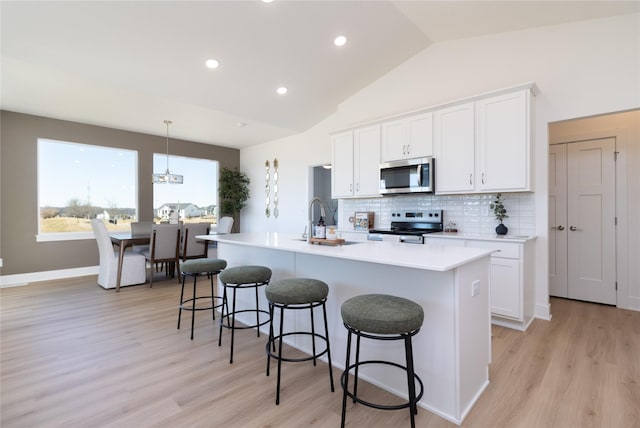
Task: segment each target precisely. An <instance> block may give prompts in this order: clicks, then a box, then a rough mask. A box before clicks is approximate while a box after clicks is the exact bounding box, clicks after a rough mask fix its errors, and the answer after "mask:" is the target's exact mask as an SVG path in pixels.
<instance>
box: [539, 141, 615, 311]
mask: <svg viewBox="0 0 640 428" xmlns="http://www.w3.org/2000/svg"><path fill="white" fill-rule="evenodd" d="M562 146H565V147H564V149H566V162H565V161H563V160H562V156H563V153H562V150H563V148H562ZM614 153H615V139H614V138H605V139H599V140H590V141H581V142H576V143H568V144H562V145H559V147H552V149H551V150H550V171H551V168H554V171H553V172H551V174H555V177H553V179H551V178H552V177H550V180H549V181H550V192H549V195H550V196H549V209H550V210H551V209H553V210H554V211H553V212H551V211H550V219H549V220H550V225H551V226H552V227H553V226H555V227H556V228H555V229H553V230H552V232H551V234H550V244H554V247H553V249H550V252H555V258H554V260H553V261H552V262H551V264H550V273H551V278H550V294H552V295H558V296H561V297H565V296H564V294H563V293H564V285H563V280H562V278H561V275H563V271H564V269H565V266H564V265H565V260H566V272H567V275H566V278H567V285H566V297H568V298H570V299H578V300H586V301H590V302H598V303H605V304H610V305H615V304H616V284H615V282H616V271H615V261H616V259H615V233H616V231H615V159H614ZM563 164H564V165H566V169H565V172H564V173H563V172H562V169H563ZM563 175H564V177H566V178H564V177H563ZM565 179H566V186H565V188H566V195H563V193H564V189H563V188H562V181H563V180H565ZM565 196H566V197H565ZM565 210H566V211H565ZM565 215H566V217H565ZM565 219H566V223H565ZM552 220H553V221H552ZM560 226H563V228H562V229H563V230H560V229H561V228H560ZM565 246H566V250H565ZM554 277H555V278H554ZM554 293H557V294H554Z"/></svg>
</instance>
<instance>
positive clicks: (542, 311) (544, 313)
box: [534, 303, 551, 321]
mask: <svg viewBox="0 0 640 428" xmlns="http://www.w3.org/2000/svg"><path fill="white" fill-rule="evenodd" d="M534 317H535V318H539V319H541V320H545V321H551V303H547V304H546V305H536V307H535V314H534Z"/></svg>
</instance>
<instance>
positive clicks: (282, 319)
mask: <svg viewBox="0 0 640 428" xmlns="http://www.w3.org/2000/svg"><path fill="white" fill-rule="evenodd" d="M283 325H284V308H283V307H282V306H280V333H279V336H280V340H279V343H278V381H277V386H276V405H278V404H280V371H281V368H282V342H283V340H282V335H283V334H284V333H283V331H282V330H283V328H284V326H283Z"/></svg>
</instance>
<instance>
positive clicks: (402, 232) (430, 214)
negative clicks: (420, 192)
mask: <svg viewBox="0 0 640 428" xmlns="http://www.w3.org/2000/svg"><path fill="white" fill-rule="evenodd" d="M391 218H392V221H391V227H390V228H389V229H371V230H369V237H368V239H369V240H370V241H399V242H406V243H411V244H423V243H424V236H423V235H424V234H427V233H435V232H442V231H443V229H444V224H443V219H442V210H428V211H404V212H394V213H391Z"/></svg>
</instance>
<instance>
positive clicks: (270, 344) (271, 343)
mask: <svg viewBox="0 0 640 428" xmlns="http://www.w3.org/2000/svg"><path fill="white" fill-rule="evenodd" d="M274 310H275V309H274V307H273V304H272V303H269V340H268V341H267V376H269V367H270V366H271V352H269V350H270V349H271V348H273V352H276V343H275V341H274V339H273V312H274Z"/></svg>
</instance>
